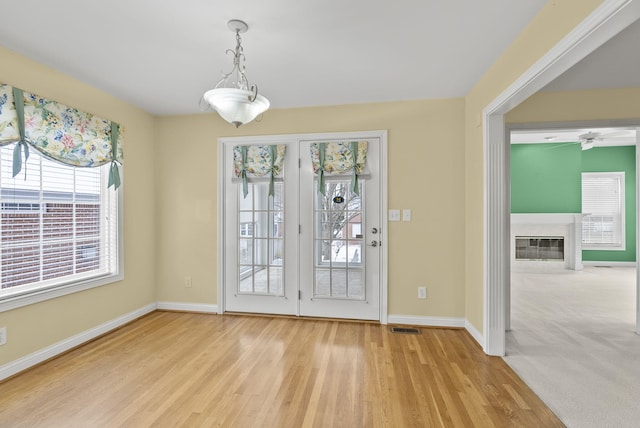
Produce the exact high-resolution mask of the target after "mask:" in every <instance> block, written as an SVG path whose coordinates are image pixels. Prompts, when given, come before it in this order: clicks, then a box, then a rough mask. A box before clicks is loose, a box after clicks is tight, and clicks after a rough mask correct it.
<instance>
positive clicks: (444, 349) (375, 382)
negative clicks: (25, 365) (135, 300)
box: [0, 312, 563, 428]
mask: <svg viewBox="0 0 640 428" xmlns="http://www.w3.org/2000/svg"><path fill="white" fill-rule="evenodd" d="M174 426H184V427H483V428H484V427H561V426H563V425H562V423H561V422H560V421H559V420H558V419H557V418H556V417H555V416H554V415H553V413H552V412H551V411H550V410H549V409H548V408H547V407H546V406H545V405H544V404H543V403H542V402H541V401H540V399H538V397H537V396H536V395H535V394H534V393H533V392H532V391H531V390H530V389H529V388H528V387H527V386H526V385H525V384H524V383H523V382H522V381H521V380H520V379H519V378H518V377H517V376H516V375H515V374H514V372H513V371H512V370H511V369H510V368H509V367H508V366H507V365H506V364H505V362H504V361H503V360H502V359H501V358H498V357H489V356H486V355H484V354H483V352H482V350H481V349H480V347H479V346H478V345H477V343H476V342H475V341H474V340H473V339H472V338H471V336H470V335H469V334H468V333H467V332H466V331H464V330H456V329H428V328H423V329H421V334H420V335H407V334H397V333H391V332H390V328H389V326H382V325H377V324H371V323H354V322H340V321H334V320H305V319H298V320H296V319H286V318H277V317H253V316H235V315H224V316H221V315H207V314H192V313H173V312H154V313H152V314H150V315H148V316H145V317H143V318H141V319H139V320H137V321H135V322H133V323H131V324H129V325H127V326H124V327H123V328H121V329H119V330H117V331H115V332H113V333H111V334H109V335H106V336H104V337H102V338H100V339H98V340H95V341H93V342H91V343H89V344H87V345H84V346H82V347H80V348H78V349H76V350H73V351H71V352H69V353H67V354H65V355H63V356H61V357H59V358H56V359H54V360H52V361H50V362H48V363H46V364H43V365H40V366H38V367H35V368H33V369H31V370H29V371H27V372H25V373H23V374H21V375H19V376H16V377H14V378H12V379H9V380H7V381H6V382H4V383H1V384H0V427H47V428H52V427H65V428H67V427H174Z"/></svg>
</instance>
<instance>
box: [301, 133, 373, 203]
mask: <svg viewBox="0 0 640 428" xmlns="http://www.w3.org/2000/svg"><path fill="white" fill-rule="evenodd" d="M310 151H311V164H312V165H313V172H314V173H315V174H318V191H319V192H320V193H322V194H324V192H325V185H324V184H325V183H324V176H325V175H339V174H345V173H351V191H352V192H353V193H355V194H356V195H359V194H360V187H359V185H358V175H360V174H362V172H363V171H364V168H365V166H366V164H367V142H366V141H349V142H346V141H343V142H329V143H313V144H311V149H310Z"/></svg>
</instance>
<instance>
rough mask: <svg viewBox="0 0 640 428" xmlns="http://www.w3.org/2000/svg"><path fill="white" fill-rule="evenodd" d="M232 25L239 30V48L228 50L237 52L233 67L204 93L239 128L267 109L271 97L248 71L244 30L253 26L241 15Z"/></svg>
mask: <svg viewBox="0 0 640 428" xmlns="http://www.w3.org/2000/svg"><path fill="white" fill-rule="evenodd" d="M228 26H229V28H230V29H231V30H232V31H233V32H235V33H236V48H235V50H231V49H228V50H227V53H231V54H233V69H232V70H231V71H230V72H229V73H226V74H223V76H222V79H220V81H219V82H218V84H217V85H216V86H215V88H214V89H210V90H208V91H207V92H205V93H204V95H203V96H202V100H203V101H204V102H205V103H206V104H207V105H208V106H209V107H211V108H213V109H214V110H215V111H217V112H218V114H219V115H220V116H221V117H222V118H223V119H224V120H226V121H227V122H229V123H231V124H233V125H234V126H235V127H236V128H237V127H239V126H240V125H244V124H245V123H249V122H251V121H252V120H254V119H255V118H256V117H257V116H258V115H259V114H261V113H264V112H265V111H266V110H267V109H268V108H269V100H267V99H266V98H265V97H264V96H263V95H260V94H258V87H257V86H256V85H249V81H248V80H247V76H246V75H245V72H244V70H245V66H244V60H245V57H244V52H243V48H242V39H241V38H240V33H244V32H246V31H247V30H248V29H249V26H248V25H247V24H246V23H245V22H243V21H240V20H237V19H232V20H231V21H229V22H228Z"/></svg>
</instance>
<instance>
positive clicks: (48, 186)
mask: <svg viewBox="0 0 640 428" xmlns="http://www.w3.org/2000/svg"><path fill="white" fill-rule="evenodd" d="M14 146H15V145H14V144H11V145H6V146H3V147H1V148H0V199H1V201H0V203H1V205H0V207H1V209H0V311H1V310H9V309H12V308H15V307H19V306H23V305H25V304H29V303H34V302H36V301H41V300H45V299H48V298H52V297H57V296H60V295H64V294H68V293H70V292H73V291H79V290H82V289H86V288H91V287H93V286H97V285H102V284H104V283H108V282H112V281H115V280H118V279H121V278H122V275H121V271H122V269H121V264H120V258H119V252H120V248H121V246H120V242H121V239H120V228H119V216H120V215H121V214H120V212H121V210H119V209H118V206H119V202H120V199H121V196H120V195H121V192H117V191H114V190H113V189H108V188H107V180H108V174H109V165H108V164H107V165H104V166H102V167H95V168H78V167H72V166H67V165H64V164H61V163H58V162H54V161H52V160H49V159H47V158H46V157H44V156H41V155H40V153H39V152H38V151H36V150H31V151H30V156H29V159H28V161H27V162H26V163H25V165H24V167H23V170H22V172H21V173H20V174H18V175H17V176H16V177H15V178H13V177H11V175H12V159H13V148H14ZM25 170H26V173H25Z"/></svg>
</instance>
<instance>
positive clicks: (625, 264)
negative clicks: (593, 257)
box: [582, 260, 636, 267]
mask: <svg viewBox="0 0 640 428" xmlns="http://www.w3.org/2000/svg"><path fill="white" fill-rule="evenodd" d="M582 264H583V265H584V266H606V267H636V262H587V261H584V260H583V261H582Z"/></svg>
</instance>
